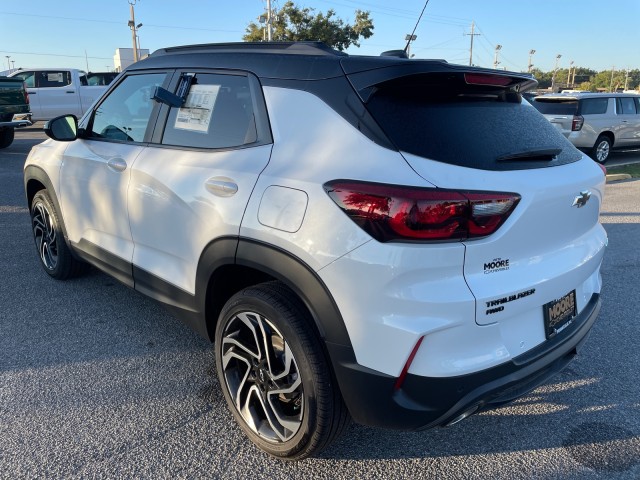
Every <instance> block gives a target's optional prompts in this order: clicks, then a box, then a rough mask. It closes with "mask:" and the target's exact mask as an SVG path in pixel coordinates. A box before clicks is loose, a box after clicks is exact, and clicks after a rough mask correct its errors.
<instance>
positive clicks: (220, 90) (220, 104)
mask: <svg viewBox="0 0 640 480" xmlns="http://www.w3.org/2000/svg"><path fill="white" fill-rule="evenodd" d="M257 140H258V132H257V129H256V115H255V112H254V98H253V96H252V93H251V85H250V81H249V78H248V77H247V76H244V75H219V74H201V73H199V74H197V75H196V77H195V78H194V80H193V82H192V83H191V88H190V89H189V94H188V96H187V99H186V101H185V103H184V105H183V106H182V107H179V108H175V107H174V108H171V110H170V111H169V116H168V119H167V123H166V127H165V130H164V134H163V137H162V144H163V145H177V146H184V147H195V148H230V147H237V146H242V145H247V144H251V143H254V142H256V141H257Z"/></svg>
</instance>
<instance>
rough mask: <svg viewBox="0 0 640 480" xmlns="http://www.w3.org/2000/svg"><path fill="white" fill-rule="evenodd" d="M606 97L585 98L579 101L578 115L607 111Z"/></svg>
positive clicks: (597, 113) (607, 102) (607, 101)
mask: <svg viewBox="0 0 640 480" xmlns="http://www.w3.org/2000/svg"><path fill="white" fill-rule="evenodd" d="M608 104H609V99H608V98H585V99H583V100H582V102H580V115H599V114H602V113H607V105H608Z"/></svg>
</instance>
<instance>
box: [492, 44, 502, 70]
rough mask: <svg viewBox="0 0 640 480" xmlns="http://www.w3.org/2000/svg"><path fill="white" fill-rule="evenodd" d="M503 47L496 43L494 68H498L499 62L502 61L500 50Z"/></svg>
mask: <svg viewBox="0 0 640 480" xmlns="http://www.w3.org/2000/svg"><path fill="white" fill-rule="evenodd" d="M501 48H502V45H496V54H495V56H494V57H493V68H495V69H497V68H498V64H499V63H500V62H499V61H498V52H499V51H500V49H501Z"/></svg>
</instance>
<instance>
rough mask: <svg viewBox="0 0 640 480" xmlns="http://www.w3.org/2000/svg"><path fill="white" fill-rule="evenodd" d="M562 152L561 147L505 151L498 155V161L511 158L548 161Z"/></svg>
mask: <svg viewBox="0 0 640 480" xmlns="http://www.w3.org/2000/svg"><path fill="white" fill-rule="evenodd" d="M560 152H562V149H561V148H543V149H540V150H525V151H523V152H517V153H507V154H506V155H501V156H499V157H498V158H497V159H496V160H497V161H498V162H508V161H511V160H529V161H542V162H548V161H550V160H554V159H555V158H556V157H557V156H558V155H559V154H560Z"/></svg>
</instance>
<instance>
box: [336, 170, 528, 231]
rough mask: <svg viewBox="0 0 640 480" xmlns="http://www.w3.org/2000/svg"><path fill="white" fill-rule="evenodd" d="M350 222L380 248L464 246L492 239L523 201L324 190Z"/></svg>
mask: <svg viewBox="0 0 640 480" xmlns="http://www.w3.org/2000/svg"><path fill="white" fill-rule="evenodd" d="M324 188H325V190H326V192H327V193H328V194H329V196H330V197H331V199H332V200H333V201H334V202H335V203H336V204H337V205H338V206H339V207H340V208H341V209H342V211H343V212H344V213H346V214H347V215H348V216H349V218H351V220H353V221H354V222H355V223H356V224H358V225H359V226H360V227H361V228H363V229H364V230H365V231H366V232H367V233H368V234H369V235H371V236H372V237H373V238H375V239H376V240H378V241H380V242H392V241H423V242H424V241H456V240H457V241H460V240H465V239H468V238H479V237H486V236H487V235H491V234H492V233H494V232H495V231H496V230H497V229H498V228H499V227H500V226H501V225H502V224H503V223H504V222H505V220H506V219H507V218H508V217H509V215H511V212H513V210H514V208H515V207H516V205H517V204H518V202H519V201H520V196H519V195H517V194H514V193H494V192H469V191H453V190H444V189H439V188H418V187H403V186H397V185H385V184H377V183H365V182H351V181H341V180H338V181H334V182H329V183H326V184H325V185H324Z"/></svg>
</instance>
